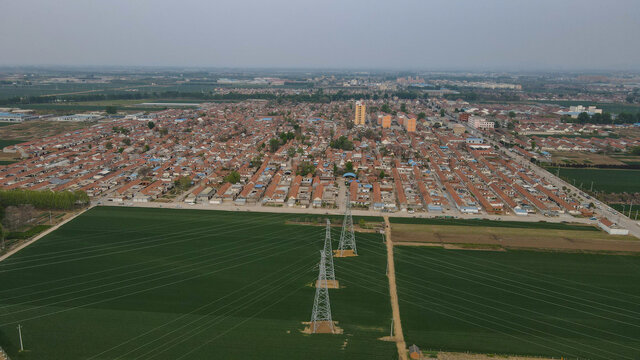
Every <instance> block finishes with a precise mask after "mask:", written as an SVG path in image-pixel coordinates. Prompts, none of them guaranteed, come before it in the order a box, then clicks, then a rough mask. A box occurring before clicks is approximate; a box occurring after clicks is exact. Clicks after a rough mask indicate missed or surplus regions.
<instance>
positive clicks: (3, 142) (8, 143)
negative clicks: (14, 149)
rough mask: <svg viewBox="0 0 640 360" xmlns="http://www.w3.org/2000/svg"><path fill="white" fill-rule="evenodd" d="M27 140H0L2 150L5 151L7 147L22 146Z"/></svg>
mask: <svg viewBox="0 0 640 360" xmlns="http://www.w3.org/2000/svg"><path fill="white" fill-rule="evenodd" d="M25 141H26V140H10V139H0V150H1V149H4V148H5V147H7V146H11V145H15V144H20V143H22V142H25Z"/></svg>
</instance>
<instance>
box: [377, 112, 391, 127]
mask: <svg viewBox="0 0 640 360" xmlns="http://www.w3.org/2000/svg"><path fill="white" fill-rule="evenodd" d="M380 125H382V128H384V129H388V128H390V127H391V115H389V114H385V115H384V116H383V117H382V124H380Z"/></svg>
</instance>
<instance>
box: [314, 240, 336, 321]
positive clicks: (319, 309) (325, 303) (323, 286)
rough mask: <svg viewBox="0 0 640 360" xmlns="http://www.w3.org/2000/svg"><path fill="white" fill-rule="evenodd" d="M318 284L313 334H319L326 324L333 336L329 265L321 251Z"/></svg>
mask: <svg viewBox="0 0 640 360" xmlns="http://www.w3.org/2000/svg"><path fill="white" fill-rule="evenodd" d="M317 284H318V286H317V287H316V297H315V299H314V300H313V312H312V313H311V324H310V329H311V333H312V334H315V333H317V332H318V330H319V329H321V327H322V325H323V324H326V325H327V326H328V327H329V330H330V331H331V333H332V334H333V333H335V328H334V326H333V319H331V304H330V303H329V288H328V287H327V264H326V256H325V255H324V251H320V266H319V269H318V282H317ZM323 332H324V331H323Z"/></svg>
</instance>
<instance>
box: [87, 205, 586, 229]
mask: <svg viewBox="0 0 640 360" xmlns="http://www.w3.org/2000/svg"><path fill="white" fill-rule="evenodd" d="M93 204H94V205H104V206H116V207H144V208H166V209H197V210H223V211H239V212H240V211H254V212H271V213H298V214H318V215H342V214H344V211H343V210H340V209H322V208H301V207H289V206H286V205H285V206H282V207H275V206H262V205H259V204H247V205H235V204H233V203H231V204H209V203H204V204H193V205H189V204H186V203H177V202H170V203H162V202H146V203H144V202H140V203H139V202H125V203H113V202H110V201H96V202H94V203H93ZM351 213H352V214H353V215H354V216H381V217H382V216H388V217H411V218H435V217H442V216H451V217H453V218H456V219H488V220H501V221H527V222H538V221H547V222H555V223H559V222H574V223H582V224H595V223H596V221H593V220H589V219H586V218H574V217H572V216H570V215H566V214H563V215H561V216H558V217H546V216H543V215H539V214H532V215H528V216H515V215H490V214H461V213H455V212H444V213H430V212H416V213H413V214H410V213H408V212H406V211H398V212H395V213H385V212H381V211H373V210H357V209H352V210H351Z"/></svg>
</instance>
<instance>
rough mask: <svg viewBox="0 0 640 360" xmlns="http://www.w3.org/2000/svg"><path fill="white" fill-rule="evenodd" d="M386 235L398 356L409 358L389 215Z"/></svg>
mask: <svg viewBox="0 0 640 360" xmlns="http://www.w3.org/2000/svg"><path fill="white" fill-rule="evenodd" d="M384 223H385V225H386V226H385V236H386V240H387V241H386V244H387V266H388V271H387V276H388V277H389V294H390V295H391V312H392V314H393V332H394V336H395V341H396V346H397V347H398V358H399V359H400V360H407V344H406V343H405V342H404V334H403V333H402V322H401V321H400V305H399V304H398V290H397V288H396V270H395V263H394V261H393V242H392V241H391V224H390V223H389V217H388V216H385V217H384Z"/></svg>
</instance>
